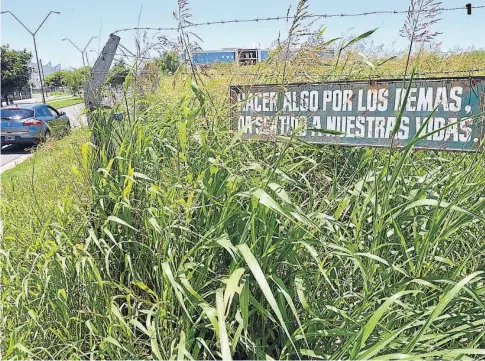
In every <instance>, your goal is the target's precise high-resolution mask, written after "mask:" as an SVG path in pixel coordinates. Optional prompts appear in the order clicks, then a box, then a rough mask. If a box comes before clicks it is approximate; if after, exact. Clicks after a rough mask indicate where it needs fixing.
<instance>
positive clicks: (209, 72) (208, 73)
mask: <svg viewBox="0 0 485 361" xmlns="http://www.w3.org/2000/svg"><path fill="white" fill-rule="evenodd" d="M198 72H199V73H200V74H202V75H206V76H211V75H220V76H252V77H262V78H275V77H280V76H282V75H283V74H281V73H274V74H265V73H257V72H232V71H231V72H228V73H225V72H218V71H217V70H214V69H208V70H207V71H203V70H198ZM479 72H485V68H473V69H456V70H443V71H426V72H415V73H414V75H415V76H425V75H449V74H467V73H469V74H471V73H479ZM91 73H92V74H96V73H104V72H102V71H99V72H97V71H93V72H91ZM148 73H149V71H147V70H141V71H140V72H139V74H141V75H143V74H148ZM288 75H296V76H310V77H355V76H360V77H361V78H362V79H366V78H369V77H404V76H407V77H410V76H411V74H403V73H376V74H366V73H362V72H355V73H308V72H302V71H299V72H296V73H294V74H291V73H287V74H286V75H285V76H288Z"/></svg>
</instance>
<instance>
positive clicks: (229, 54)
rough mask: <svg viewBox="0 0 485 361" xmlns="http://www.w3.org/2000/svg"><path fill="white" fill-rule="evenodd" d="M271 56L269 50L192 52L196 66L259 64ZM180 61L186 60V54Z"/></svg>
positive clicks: (181, 56) (182, 55)
mask: <svg viewBox="0 0 485 361" xmlns="http://www.w3.org/2000/svg"><path fill="white" fill-rule="evenodd" d="M268 56H269V50H267V49H264V50H263V49H222V50H200V51H194V52H192V62H193V63H194V64H200V65H208V64H214V63H234V62H238V63H239V64H240V65H250V64H256V63H259V62H261V61H263V60H265V59H267V58H268ZM180 60H181V61H183V60H184V54H180Z"/></svg>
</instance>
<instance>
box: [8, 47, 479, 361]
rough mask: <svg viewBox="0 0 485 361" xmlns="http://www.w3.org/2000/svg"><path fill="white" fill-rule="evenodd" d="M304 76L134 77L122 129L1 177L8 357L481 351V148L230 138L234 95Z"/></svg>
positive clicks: (440, 63)
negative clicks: (240, 87) (234, 88)
mask: <svg viewBox="0 0 485 361" xmlns="http://www.w3.org/2000/svg"><path fill="white" fill-rule="evenodd" d="M460 56H461V57H462V60H461V61H459V60H457V59H458V58H459V57H460ZM483 56H484V53H483V52H473V53H469V54H468V55H466V54H465V55H459V56H456V57H455V56H453V59H452V60H453V61H452V60H450V58H449V57H445V58H440V59H439V58H437V59H435V60H433V61H431V59H434V58H435V56H434V55H433V54H429V55H425V56H422V57H421V59H420V61H421V62H422V63H421V68H420V70H421V71H427V70H429V69H445V68H446V67H449V66H451V65H449V64H451V63H453V66H457V67H458V65H459V64H461V63H466V64H468V63H467V62H468V61H470V62H475V61H476V59H482V57H483ZM463 59H466V61H465V60H463ZM468 59H472V60H468ZM393 61H395V64H401V65H400V66H401V68H402V65H403V64H404V62H403V59H395V60H393ZM353 62H354V61H353V60H352V59H350V57H349V59H348V60H347V62H346V65H345V66H344V67H342V68H339V72H340V71H345V70H346V69H347V68H346V67H350V69H352V71H354V70H355V71H356V74H355V77H358V75H357V74H361V75H359V76H363V75H362V74H366V73H365V72H366V71H368V69H367V65H366V64H362V63H361V62H357V60H355V63H353ZM454 62H456V64H455V63H454ZM299 64H300V65H299ZM386 64H387V63H386ZM444 64H447V65H444ZM386 66H387V65H386ZM396 66H398V65H396ZM466 66H468V65H463V68H465V67H466ZM302 67H304V64H303V65H301V63H299V62H295V63H290V64H286V65H283V64H272V65H268V64H261V65H257V66H254V67H247V68H244V69H242V70H241V68H242V67H236V66H225V65H224V66H216V67H213V68H211V69H209V70H207V71H205V72H198V73H196V74H195V75H196V77H195V78H194V74H193V73H190V72H188V71H185V70H184V69H181V70H180V71H179V72H178V73H177V74H175V75H174V76H169V77H167V76H163V75H159V74H155V75H156V76H153V77H150V76H149V75H147V76H145V77H144V78H142V79H138V81H137V83H136V86H133V84H131V83H130V82H131V79H130V78H128V80H127V81H126V83H125V87H126V88H129V87H132V89H133V91H132V95H130V98H128V99H126V101H125V102H122V104H120V106H121V107H124V118H123V119H124V120H123V121H122V122H120V121H115V120H113V119H112V116H111V114H109V113H107V112H99V113H97V114H96V115H95V117H94V119H95V121H94V128H93V134H92V136H91V137H90V135H91V134H90V132H89V131H87V130H86V129H80V130H76V131H74V132H73V133H72V134H71V135H70V136H68V137H65V138H63V139H61V140H59V141H57V142H54V143H51V144H47V145H46V146H45V147H42V148H41V149H39V151H38V153H37V154H36V155H34V157H32V160H31V161H28V162H25V164H23V165H21V166H20V167H19V168H15V169H12V170H9V171H7V172H5V173H4V174H2V178H1V180H2V190H1V192H2V218H3V220H4V222H3V251H2V252H1V254H0V257H1V266H2V296H1V297H2V313H3V317H2V332H3V335H2V336H3V337H2V348H3V350H4V352H3V355H4V357H5V358H9V359H10V358H13V359H25V358H35V359H41V358H42V359H47V358H48V359H88V358H89V359H151V358H157V359H184V358H186V359H221V358H223V359H229V358H233V359H267V360H270V359H298V358H301V359H332V360H335V359H358V360H371V359H376V360H378V359H391V358H392V359H447V360H451V359H463V360H469V359H474V358H477V359H483V357H484V355H485V328H484V325H485V303H484V299H485V298H484V296H485V274H484V271H485V242H484V232H483V229H484V227H485V195H484V188H485V158H484V155H483V152H482V151H480V152H476V153H467V154H461V153H446V152H436V151H430V152H426V151H414V150H412V149H411V148H410V147H409V148H405V149H401V150H391V149H372V148H340V147H336V146H321V147H320V146H316V145H312V144H307V143H303V142H300V141H298V140H296V139H294V138H291V137H286V138H281V139H280V141H278V142H245V141H241V139H240V137H239V136H238V135H237V134H234V133H233V132H231V131H230V130H229V129H228V119H229V116H230V115H229V112H230V108H229V106H228V99H227V89H228V86H229V85H230V84H242V83H257V82H271V81H274V80H275V79H279V80H280V81H281V79H282V69H283V68H284V73H285V79H284V80H285V81H286V82H292V81H301V80H302V79H305V78H306V77H308V76H309V75H310V76H311V74H309V73H307V74H306V75H305V74H302V73H301V70H302ZM359 67H360V68H359ZM458 68H459V67H458ZM458 68H456V69H458ZM359 69H361V72H359V73H357V71H358V70H359ZM397 69H400V68H399V67H398V68H394V69H393V71H397ZM317 70H318V69H317ZM378 70H379V71H383V72H384V71H388V70H386V69H384V70H381V69H378ZM244 72H248V73H249V72H251V73H256V74H257V75H258V74H259V75H268V74H269V75H270V76H268V77H263V76H261V77H258V76H255V77H250V76H248V75H244V74H241V73H244ZM315 73H316V71H315ZM365 76H367V75H364V77H365ZM320 80H321V79H320ZM153 89H156V90H153Z"/></svg>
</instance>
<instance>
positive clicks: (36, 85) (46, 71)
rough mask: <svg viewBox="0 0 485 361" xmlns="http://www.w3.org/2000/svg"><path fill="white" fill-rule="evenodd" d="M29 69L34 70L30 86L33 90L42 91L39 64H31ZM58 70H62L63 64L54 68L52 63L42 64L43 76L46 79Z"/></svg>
mask: <svg viewBox="0 0 485 361" xmlns="http://www.w3.org/2000/svg"><path fill="white" fill-rule="evenodd" d="M29 67H30V68H31V69H32V72H31V74H30V84H31V85H32V89H33V90H37V89H40V76H39V71H38V69H37V63H33V62H30V63H29ZM58 70H61V64H57V65H56V66H52V64H51V62H50V61H49V62H48V63H47V64H42V67H41V71H42V73H43V74H42V76H43V77H44V78H45V77H46V76H48V75H50V74H52V73H54V72H56V71H58Z"/></svg>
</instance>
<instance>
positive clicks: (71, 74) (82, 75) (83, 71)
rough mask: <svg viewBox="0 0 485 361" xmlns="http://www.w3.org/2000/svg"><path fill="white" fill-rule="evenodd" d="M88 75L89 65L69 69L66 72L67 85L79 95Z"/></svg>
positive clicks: (73, 92) (72, 91)
mask: <svg viewBox="0 0 485 361" xmlns="http://www.w3.org/2000/svg"><path fill="white" fill-rule="evenodd" d="M88 75H89V67H88V66H85V67H82V68H79V69H76V70H71V71H68V72H66V73H65V85H66V86H67V87H68V88H69V91H70V92H71V93H72V94H73V95H77V94H79V92H80V91H81V89H82V87H83V84H84V82H85V81H86V78H87V76H88Z"/></svg>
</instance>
